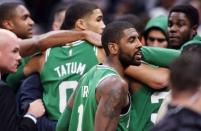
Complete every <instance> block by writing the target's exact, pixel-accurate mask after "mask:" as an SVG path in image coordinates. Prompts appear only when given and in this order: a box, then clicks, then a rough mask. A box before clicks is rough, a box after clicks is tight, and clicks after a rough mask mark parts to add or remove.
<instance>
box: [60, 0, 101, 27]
mask: <svg viewBox="0 0 201 131" xmlns="http://www.w3.org/2000/svg"><path fill="white" fill-rule="evenodd" d="M95 9H99V7H98V6H97V5H95V4H94V3H91V2H84V1H76V2H73V3H72V4H71V5H69V7H68V9H67V11H66V14H65V19H64V22H63V24H62V26H61V29H73V28H74V27H75V23H76V21H77V20H78V19H80V18H83V17H85V16H87V15H90V14H92V11H93V10H95Z"/></svg>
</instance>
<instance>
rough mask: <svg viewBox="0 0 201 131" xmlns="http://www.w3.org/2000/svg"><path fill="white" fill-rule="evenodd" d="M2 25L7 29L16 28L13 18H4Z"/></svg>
mask: <svg viewBox="0 0 201 131" xmlns="http://www.w3.org/2000/svg"><path fill="white" fill-rule="evenodd" d="M2 26H3V27H4V28H5V29H7V30H12V29H13V28H14V24H13V22H12V21H11V20H4V21H3V22H2Z"/></svg>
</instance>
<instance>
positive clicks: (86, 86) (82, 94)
mask: <svg viewBox="0 0 201 131" xmlns="http://www.w3.org/2000/svg"><path fill="white" fill-rule="evenodd" d="M110 76H117V77H120V75H119V74H118V73H117V72H116V71H115V70H114V69H113V68H111V67H108V66H104V65H97V66H94V67H93V68H92V69H91V70H90V71H89V72H87V73H86V74H85V75H84V77H83V78H82V79H81V80H80V81H79V86H78V88H77V90H76V96H75V99H74V104H73V109H72V114H71V119H70V124H69V131H94V121H95V114H96V110H97V102H96V88H97V87H98V85H99V83H100V82H102V81H103V80H104V79H105V78H107V77H110ZM129 111H130V108H129V109H128V112H127V113H126V114H123V115H121V116H120V120H119V123H118V128H117V131H127V130H128V127H129V120H130V114H129Z"/></svg>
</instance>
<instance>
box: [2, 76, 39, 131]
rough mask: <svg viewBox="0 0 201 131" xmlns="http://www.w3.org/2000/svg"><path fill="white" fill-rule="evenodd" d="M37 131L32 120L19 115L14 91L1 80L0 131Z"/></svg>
mask: <svg viewBox="0 0 201 131" xmlns="http://www.w3.org/2000/svg"><path fill="white" fill-rule="evenodd" d="M1 130H2V131H37V126H36V124H35V123H34V122H33V120H31V119H30V118H25V117H20V116H18V115H17V104H16V97H15V94H14V92H13V90H12V89H11V88H10V87H8V86H7V85H6V84H5V83H4V82H3V81H2V80H0V131H1Z"/></svg>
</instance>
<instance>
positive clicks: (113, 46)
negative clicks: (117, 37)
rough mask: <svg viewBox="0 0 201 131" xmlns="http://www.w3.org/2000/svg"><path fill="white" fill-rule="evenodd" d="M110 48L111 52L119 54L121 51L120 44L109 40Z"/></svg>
mask: <svg viewBox="0 0 201 131" xmlns="http://www.w3.org/2000/svg"><path fill="white" fill-rule="evenodd" d="M108 49H109V51H110V54H118V52H119V45H118V44H116V43H113V42H109V44H108Z"/></svg>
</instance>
